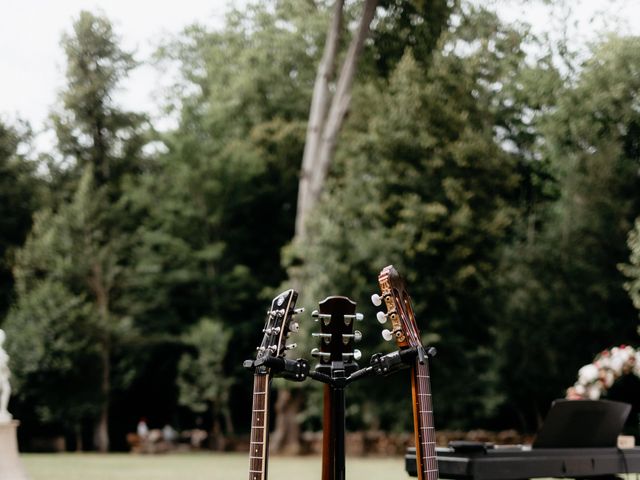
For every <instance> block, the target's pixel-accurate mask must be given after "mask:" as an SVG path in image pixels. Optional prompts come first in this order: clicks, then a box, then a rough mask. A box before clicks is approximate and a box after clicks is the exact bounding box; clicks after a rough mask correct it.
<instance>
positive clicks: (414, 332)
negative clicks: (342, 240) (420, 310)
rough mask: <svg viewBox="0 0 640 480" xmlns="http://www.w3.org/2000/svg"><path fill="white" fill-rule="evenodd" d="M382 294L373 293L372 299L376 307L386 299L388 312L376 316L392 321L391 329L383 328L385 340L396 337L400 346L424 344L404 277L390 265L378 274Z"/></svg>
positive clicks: (383, 321) (383, 320)
mask: <svg viewBox="0 0 640 480" xmlns="http://www.w3.org/2000/svg"><path fill="white" fill-rule="evenodd" d="M378 284H379V285H380V295H378V294H377V293H374V294H373V295H371V301H372V302H373V304H374V305H375V306H376V307H379V306H381V305H382V302H383V301H384V304H385V307H386V310H387V311H386V312H378V314H377V315H376V318H377V319H378V321H379V322H380V323H385V322H386V321H387V320H390V321H391V330H387V329H385V330H383V331H382V337H383V338H384V339H385V340H387V341H388V340H391V339H393V338H395V340H396V343H397V344H398V347H400V348H405V347H418V346H421V345H422V341H421V340H420V331H419V330H418V325H417V324H416V317H415V314H414V313H413V307H412V305H411V297H410V296H409V292H407V288H406V287H405V284H404V281H403V280H402V277H401V276H400V274H399V273H398V272H397V270H396V269H395V268H394V267H393V265H389V266H387V267H385V268H383V269H382V271H381V272H380V274H379V275H378Z"/></svg>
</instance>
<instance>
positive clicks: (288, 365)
mask: <svg viewBox="0 0 640 480" xmlns="http://www.w3.org/2000/svg"><path fill="white" fill-rule="evenodd" d="M242 365H243V366H244V367H245V368H246V369H248V370H253V371H255V369H256V368H259V367H263V366H264V367H267V368H269V369H271V372H272V373H273V374H275V375H278V376H280V377H282V378H285V379H286V380H292V381H294V382H303V381H304V380H305V379H306V378H307V377H308V376H309V362H307V361H306V360H305V359H304V358H299V359H297V360H289V359H288V358H282V357H264V358H261V359H259V360H245V361H244V362H243V363H242Z"/></svg>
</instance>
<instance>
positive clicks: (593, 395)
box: [587, 385, 600, 400]
mask: <svg viewBox="0 0 640 480" xmlns="http://www.w3.org/2000/svg"><path fill="white" fill-rule="evenodd" d="M587 397H588V398H589V399H590V400H598V399H599V398H600V387H598V386H597V385H591V386H590V387H589V388H588V389H587Z"/></svg>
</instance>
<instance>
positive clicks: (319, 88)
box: [295, 0, 344, 237]
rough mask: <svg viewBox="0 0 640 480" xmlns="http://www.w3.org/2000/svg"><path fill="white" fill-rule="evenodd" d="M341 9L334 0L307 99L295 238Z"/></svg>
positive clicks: (320, 129) (337, 39) (308, 183)
mask: <svg viewBox="0 0 640 480" xmlns="http://www.w3.org/2000/svg"><path fill="white" fill-rule="evenodd" d="M343 10H344V0H336V2H335V4H334V6H333V16H332V18H331V23H330V25H329V31H328V32H327V38H326V40H325V44H324V52H323V54H322V59H321V60H320V65H318V72H317V73H316V80H315V84H314V87H313V96H312V98H311V108H310V110H309V122H308V123H307V135H306V138H305V142H304V154H303V156H302V169H301V171H300V183H299V186H298V211H297V214H296V230H295V235H296V237H302V236H304V231H303V229H304V220H305V219H304V212H306V211H307V209H308V207H307V205H308V204H309V203H310V202H311V199H310V198H309V194H310V186H311V178H312V176H313V169H314V163H315V159H316V158H317V152H318V146H319V145H320V139H321V138H322V132H323V131H324V123H325V121H326V117H327V111H328V110H329V105H330V103H331V93H330V91H329V85H330V83H331V82H332V81H333V77H334V76H335V70H336V56H337V54H338V44H339V43H340V33H341V31H342V17H343Z"/></svg>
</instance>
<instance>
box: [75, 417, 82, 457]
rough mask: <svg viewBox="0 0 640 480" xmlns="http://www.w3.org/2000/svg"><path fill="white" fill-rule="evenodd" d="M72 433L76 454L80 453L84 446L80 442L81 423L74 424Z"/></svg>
mask: <svg viewBox="0 0 640 480" xmlns="http://www.w3.org/2000/svg"><path fill="white" fill-rule="evenodd" d="M74 433H75V436H76V452H82V451H83V450H84V445H83V441H82V422H78V423H76V426H75V432H74Z"/></svg>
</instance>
